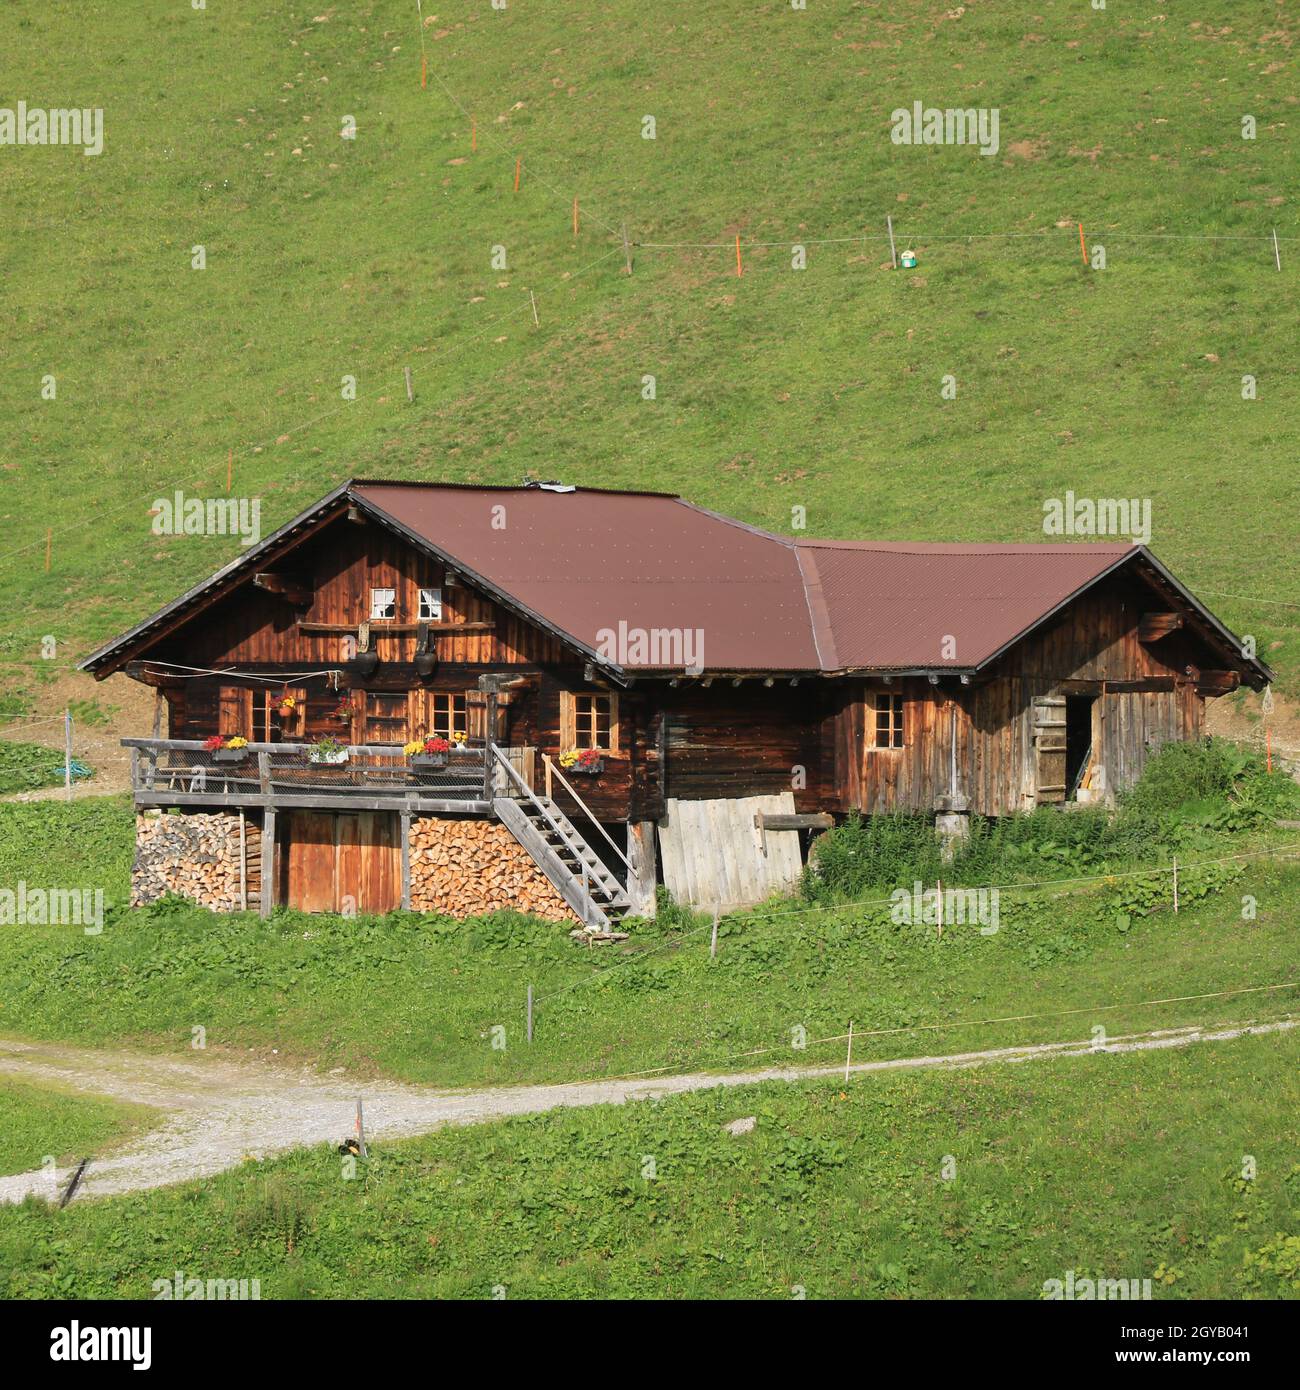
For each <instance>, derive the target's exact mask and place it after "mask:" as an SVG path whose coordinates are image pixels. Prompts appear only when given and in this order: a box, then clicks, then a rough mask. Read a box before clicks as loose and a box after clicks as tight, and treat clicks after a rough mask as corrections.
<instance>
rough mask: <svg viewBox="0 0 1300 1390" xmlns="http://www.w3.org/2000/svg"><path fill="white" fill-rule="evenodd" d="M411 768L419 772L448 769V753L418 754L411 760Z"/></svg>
mask: <svg viewBox="0 0 1300 1390" xmlns="http://www.w3.org/2000/svg"><path fill="white" fill-rule="evenodd" d="M411 766H412V767H413V768H415V769H416V770H417V771H428V770H429V769H430V768H438V767H446V766H447V754H446V753H416V754H415V755H414V756H413V757H412V758H411Z"/></svg>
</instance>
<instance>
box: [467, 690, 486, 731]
mask: <svg viewBox="0 0 1300 1390" xmlns="http://www.w3.org/2000/svg"><path fill="white" fill-rule="evenodd" d="M465 722H466V723H467V724H468V725H469V728H467V729H466V730H465V732H466V733H467V734H468V735H469V737H470V738H487V695H486V694H485V693H484V692H483V691H481V690H467V691H466V692H465Z"/></svg>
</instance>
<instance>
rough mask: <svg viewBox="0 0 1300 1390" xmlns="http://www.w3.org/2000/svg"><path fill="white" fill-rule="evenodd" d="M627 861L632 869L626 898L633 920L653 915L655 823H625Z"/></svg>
mask: <svg viewBox="0 0 1300 1390" xmlns="http://www.w3.org/2000/svg"><path fill="white" fill-rule="evenodd" d="M627 858H628V863H629V864H631V866H632V873H630V874H629V875H628V880H627V895H628V898H629V899H630V900H631V903H632V907H631V911H632V913H633V914H634V915H635V916H637V917H653V916H654V915H655V823H654V821H652V820H630V821H628V823H627Z"/></svg>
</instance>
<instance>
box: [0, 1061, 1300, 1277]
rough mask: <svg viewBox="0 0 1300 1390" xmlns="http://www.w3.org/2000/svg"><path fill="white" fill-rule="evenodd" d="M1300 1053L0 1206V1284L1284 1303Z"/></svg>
mask: <svg viewBox="0 0 1300 1390" xmlns="http://www.w3.org/2000/svg"><path fill="white" fill-rule="evenodd" d="M1297 1051H1298V1049H1297V1044H1296V1041H1295V1035H1294V1034H1293V1033H1292V1034H1279V1035H1273V1036H1267V1037H1254V1038H1242V1039H1239V1040H1237V1041H1235V1042H1227V1043H1219V1044H1204V1045H1202V1046H1199V1047H1194V1048H1190V1049H1187V1050H1185V1051H1180V1052H1150V1053H1146V1054H1129V1055H1120V1056H1109V1055H1102V1054H1099V1055H1096V1056H1089V1057H1084V1058H1078V1059H1073V1060H1070V1061H1058V1062H1033V1063H1028V1064H1024V1065H1019V1066H1009V1067H1004V1068H989V1069H984V1070H980V1071H971V1072H958V1073H944V1072H937V1073H936V1072H929V1073H924V1072H923V1073H917V1074H914V1075H910V1076H905V1075H891V1076H872V1077H855V1078H854V1080H853V1081H852V1082H851V1083H850V1084H849V1086H848V1087H847V1088H845V1087H843V1086H842V1085H841V1084H840V1083H826V1082H821V1083H816V1084H811V1083H810V1084H806V1085H801V1086H761V1087H760V1086H752V1087H745V1088H742V1089H740V1090H735V1091H726V1092H720V1091H713V1092H704V1093H701V1094H697V1095H691V1096H681V1097H676V1098H672V1099H666V1100H663V1101H660V1102H657V1103H640V1104H633V1105H620V1106H616V1107H615V1106H600V1107H597V1108H595V1109H592V1110H570V1111H556V1112H553V1113H552V1114H549V1115H541V1116H537V1117H535V1118H531V1119H518V1120H511V1121H507V1122H505V1123H498V1124H490V1125H480V1126H478V1127H476V1128H474V1129H469V1130H443V1131H442V1132H440V1133H438V1134H434V1135H430V1136H429V1137H428V1138H425V1139H421V1140H418V1141H414V1142H411V1143H405V1144H374V1143H373V1142H372V1145H371V1159H370V1161H369V1162H368V1163H362V1164H360V1165H359V1166H358V1168H357V1172H356V1174H355V1176H354V1177H353V1178H352V1179H351V1180H350V1181H348V1180H343V1179H345V1178H347V1177H348V1174H347V1173H346V1171H345V1169H344V1167H343V1160H341V1159H340V1157H339V1155H338V1154H336V1153H334V1152H333V1150H332V1149H330V1148H327V1147H325V1146H321V1147H320V1148H318V1149H314V1150H311V1151H301V1152H299V1153H296V1154H292V1155H290V1156H288V1157H286V1158H284V1159H280V1160H277V1161H274V1162H267V1163H264V1164H254V1163H250V1164H246V1165H245V1166H244V1167H243V1168H241V1169H240V1170H238V1171H236V1172H233V1173H227V1174H223V1175H222V1176H220V1177H218V1178H216V1179H213V1180H210V1181H207V1182H204V1183H203V1184H191V1185H187V1186H185V1187H182V1188H178V1189H168V1190H164V1191H162V1192H151V1193H147V1194H144V1195H143V1196H139V1197H131V1198H124V1199H111V1200H107V1201H102V1202H77V1203H74V1204H73V1205H72V1206H71V1207H69V1208H68V1209H67V1211H64V1212H57V1211H53V1210H51V1209H49V1208H46V1207H42V1206H40V1205H38V1204H36V1203H29V1204H28V1205H27V1206H25V1207H22V1208H16V1209H14V1208H9V1209H0V1295H3V1296H4V1297H6V1298H27V1297H31V1298H40V1297H82V1298H87V1297H89V1298H148V1297H150V1295H151V1289H152V1285H153V1281H154V1280H155V1279H160V1278H161V1279H167V1280H171V1279H172V1278H173V1277H174V1272H175V1270H177V1269H180V1270H181V1271H182V1272H183V1274H184V1275H185V1277H187V1278H192V1277H198V1278H202V1279H212V1278H219V1279H258V1280H260V1294H261V1296H262V1297H263V1298H308V1297H316V1298H366V1297H370V1298H375V1297H379V1298H492V1297H504V1298H509V1299H520V1298H771V1299H789V1298H798V1297H804V1298H809V1299H822V1298H900V1297H921V1298H953V1297H958V1298H960V1297H976V1298H996V1299H1005V1298H1018V1299H1037V1298H1041V1297H1042V1296H1043V1285H1044V1282H1045V1281H1046V1280H1048V1279H1060V1280H1064V1279H1065V1278H1066V1275H1067V1271H1069V1270H1074V1271H1075V1274H1076V1277H1078V1278H1084V1277H1090V1278H1099V1277H1100V1278H1110V1279H1115V1278H1124V1279H1130V1278H1137V1279H1150V1280H1151V1281H1152V1296H1153V1297H1154V1298H1158V1299H1180V1298H1233V1299H1252V1298H1284V1297H1294V1296H1295V1294H1296V1292H1297V1290H1298V1289H1300V1279H1298V1277H1297V1276H1298V1275H1300V1266H1298V1265H1297V1256H1298V1255H1300V1250H1298V1249H1297V1239H1296V1237H1295V1236H1294V1235H1291V1236H1287V1235H1286V1234H1285V1232H1287V1231H1288V1230H1294V1222H1295V1216H1296V1210H1297V1206H1298V1205H1300V1166H1298V1165H1297V1164H1296V1162H1295V1143H1296V1139H1297V1133H1296V1125H1295V1116H1296V1111H1295V1104H1294V1095H1295V1089H1294V1078H1295V1068H1296V1063H1297V1061H1298V1060H1300V1057H1298V1056H1297ZM748 1115H752V1116H754V1117H755V1119H756V1120H757V1124H756V1126H755V1128H754V1129H753V1131H752V1132H751V1133H749V1134H746V1135H744V1136H742V1137H739V1138H733V1137H731V1136H729V1135H727V1134H726V1133H725V1132H724V1130H723V1125H724V1124H726V1123H727V1122H729V1121H731V1120H734V1119H736V1118H739V1117H743V1116H748ZM340 1137H342V1136H340ZM1248 1157H1249V1158H1250V1159H1253V1161H1254V1176H1253V1177H1252V1178H1245V1177H1243V1176H1242V1174H1243V1168H1244V1165H1245V1162H1246V1159H1247V1158H1248ZM647 1159H652V1160H653V1161H654V1166H653V1169H651V1168H650V1167H649V1165H648V1164H647ZM945 1165H946V1166H945ZM650 1172H653V1176H652V1177H647V1176H646V1174H647V1173H650Z"/></svg>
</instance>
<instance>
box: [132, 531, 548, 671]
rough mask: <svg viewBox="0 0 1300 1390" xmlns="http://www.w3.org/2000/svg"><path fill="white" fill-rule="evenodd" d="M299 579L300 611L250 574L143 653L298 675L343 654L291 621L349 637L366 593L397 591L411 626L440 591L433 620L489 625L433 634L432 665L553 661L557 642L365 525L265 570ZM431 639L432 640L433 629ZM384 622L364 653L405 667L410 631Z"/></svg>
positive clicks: (319, 539) (411, 652) (366, 606)
mask: <svg viewBox="0 0 1300 1390" xmlns="http://www.w3.org/2000/svg"><path fill="white" fill-rule="evenodd" d="M270 568H271V569H272V570H273V571H274V572H276V573H284V574H292V575H295V576H301V577H302V579H303V580H304V582H305V583H306V584H307V585H308V586H309V587H311V588H312V589H313V590H314V599H313V602H312V604H311V607H310V608H308V609H307V610H305V611H304V610H302V609H298V608H295V607H293V606H292V605H291V604H289V603H287V602H286V601H285V600H284V599H281V598H277V597H275V596H274V595H272V594H268V593H266V592H265V591H264V590H262V589H258V588H256V587H254V585H253V583H252V579H251V576H250V578H249V580H248V582H246V583H244V584H242V585H240V587H239V588H237V589H235V590H234V591H233V592H232V593H231V594H229V595H228V596H227V597H225V598H223V599H221V600H219V601H218V602H217V603H215V604H213V605H212V607H210V608H208V609H207V610H205V612H204V613H203V614H202V615H201V616H200V617H199V618H198V619H197V620H195V621H193V622H191V623H190V624H188V625H187V626H186V627H184V628H183V629H180V630H179V631H178V632H177V634H176V635H175V636H174V637H164V638H163V639H162V640H161V641H160V642H159V643H158V644H157V645H156V646H155V647H153V648H150V649H149V651H148V653H147V656H148V657H151V658H155V659H158V660H164V661H168V660H170V661H179V662H184V663H186V664H188V665H191V666H224V665H227V664H232V663H233V664H240V663H243V664H253V663H256V664H258V665H275V664H280V665H284V666H285V667H287V668H288V669H294V668H295V667H297V668H299V669H302V668H304V667H306V668H313V667H317V666H326V665H330V664H332V663H339V662H341V661H342V660H343V659H344V655H345V650H344V643H343V638H344V634H341V633H304V632H300V631H299V630H298V627H297V620H298V618H300V617H301V618H303V619H304V620H305V621H307V622H309V623H334V624H346V625H347V626H348V627H350V628H351V629H352V630H353V632H354V634H355V629H356V626H357V624H358V623H362V622H365V621H367V620H368V618H369V615H370V590H371V589H372V588H390V589H396V590H397V617H396V619H394V621H395V622H398V623H414V622H415V621H416V617H417V613H418V599H419V589H420V587H421V586H425V587H430V588H441V590H442V622H443V624H444V625H454V624H459V623H468V622H490V623H492V624H493V625H494V626H493V628H492V630H490V631H486V632H459V633H456V632H449V633H445V634H443V635H442V636H437V637H436V644H435V649H436V651H437V654H438V659H439V661H442V662H448V663H456V664H459V665H479V666H482V667H483V668H484V669H492V670H499V669H501V668H502V667H506V666H514V665H520V664H528V663H540V662H557V661H560V660H562V659H563V649H562V648H561V646H560V643H559V641H558V639H557V638H555V637H552V636H551V635H550V634H549V633H547V632H545V631H543V630H541V629H539V628H537V627H535V626H533V625H532V624H531V623H527V622H525V621H524V620H523V619H521V618H518V617H515V616H514V615H513V614H511V613H509V612H508V611H506V610H504V609H502V608H501V607H499V606H498V605H497V604H495V603H493V602H492V601H491V600H490V599H487V598H485V597H482V596H480V595H479V594H476V593H475V592H474V591H473V590H472V589H471V588H470V587H469V586H468V585H467V584H465V583H464V582H463V581H462V582H461V583H459V584H457V585H456V587H454V588H448V587H447V583H446V574H445V572H444V567H443V566H442V564H441V563H440V562H438V561H436V560H433V559H432V558H430V557H428V556H425V555H424V554H422V553H421V552H419V551H417V550H416V549H415V548H414V547H413V546H412V545H411V544H410V543H409V542H407V541H405V540H403V539H402V538H400V537H398V536H396V535H393V534H392V533H391V532H389V531H386V530H385V529H383V528H382V527H379V526H375V525H357V524H355V523H353V522H348V521H346V520H338V521H335V522H332V523H331V524H330V525H329V526H327V527H326V528H324V529H323V530H322V531H321V532H320V533H319V534H317V535H316V536H313V537H311V538H310V539H309V540H307V541H305V542H304V543H303V544H302V545H301V546H300V547H299V548H298V549H297V550H295V551H293V552H292V553H291V554H290V555H288V556H286V557H285V558H284V559H283V560H281V561H279V562H277V563H276V564H274V565H272V566H271V567H270ZM434 627H435V635H436V627H437V625H436V624H435V625H434ZM383 629H384V624H383V623H382V622H375V623H372V624H371V634H372V637H373V639H374V642H375V647H374V649H375V650H376V651H377V652H378V653H379V657H380V660H381V661H384V662H388V663H398V662H400V663H409V662H411V661H412V660H413V659H414V656H415V644H416V636H415V634H414V633H402V634H391V635H385V633H384V630H383Z"/></svg>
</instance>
